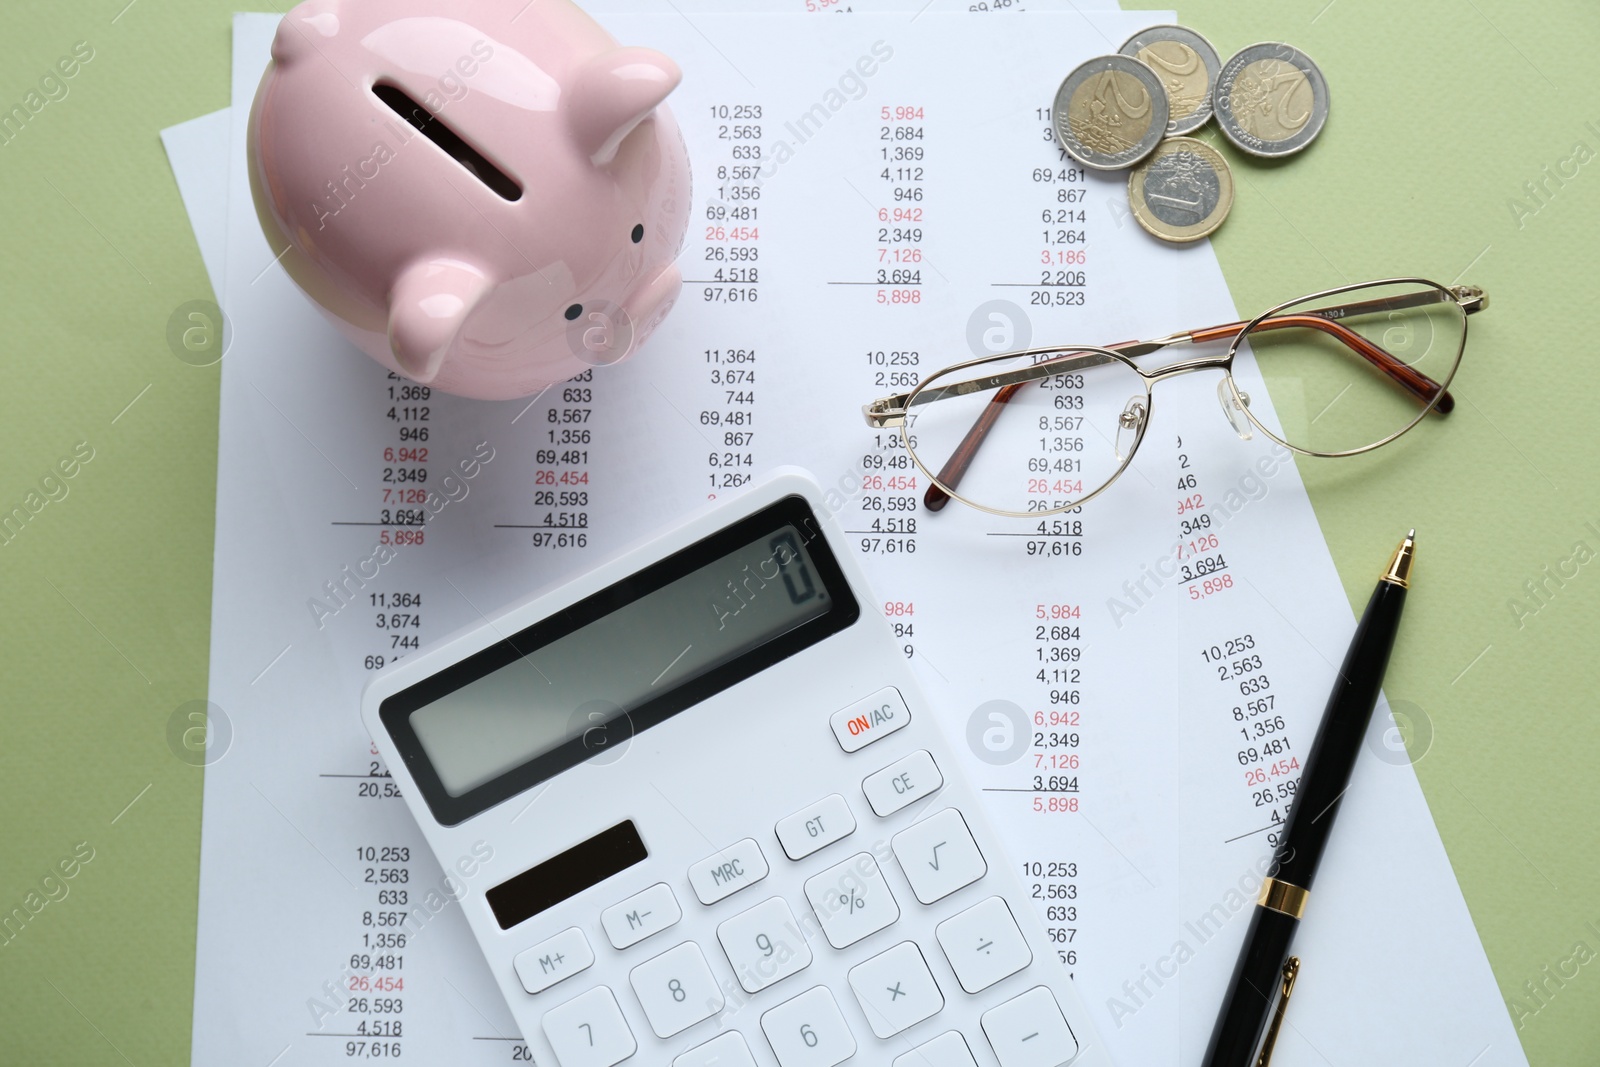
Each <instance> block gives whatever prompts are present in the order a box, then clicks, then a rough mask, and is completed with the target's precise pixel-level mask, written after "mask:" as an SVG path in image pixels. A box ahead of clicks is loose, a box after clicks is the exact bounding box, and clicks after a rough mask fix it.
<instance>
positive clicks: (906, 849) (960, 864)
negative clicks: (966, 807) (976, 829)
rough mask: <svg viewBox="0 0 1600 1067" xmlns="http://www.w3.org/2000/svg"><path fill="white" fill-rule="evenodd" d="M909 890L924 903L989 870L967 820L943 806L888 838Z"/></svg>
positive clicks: (953, 890) (966, 883)
mask: <svg viewBox="0 0 1600 1067" xmlns="http://www.w3.org/2000/svg"><path fill="white" fill-rule="evenodd" d="M890 844H891V847H893V849H894V858H895V859H896V860H898V861H899V862H900V869H901V870H902V871H904V872H905V875H906V881H908V882H910V883H911V891H912V892H913V893H915V894H916V895H917V899H918V900H920V901H922V903H924V904H932V903H934V902H935V901H938V900H943V899H944V898H945V897H947V896H949V895H950V894H951V893H954V892H955V891H956V890H957V889H960V888H962V887H963V886H968V885H971V884H972V883H973V882H976V881H977V880H978V879H979V878H982V877H983V876H984V874H986V873H987V872H988V870H989V865H988V864H987V863H985V862H984V860H983V853H981V852H979V851H978V843H977V842H976V841H974V840H973V839H972V831H970V830H968V829H967V820H966V819H963V818H962V817H961V813H960V812H959V811H957V810H956V809H955V808H945V809H944V810H943V811H941V812H939V813H938V814H936V815H930V816H929V817H928V818H926V819H923V820H922V821H921V822H919V823H916V824H915V825H912V826H909V827H907V828H906V829H904V830H901V831H900V832H899V833H897V834H895V835H894V837H893V838H892V839H891V841H890Z"/></svg>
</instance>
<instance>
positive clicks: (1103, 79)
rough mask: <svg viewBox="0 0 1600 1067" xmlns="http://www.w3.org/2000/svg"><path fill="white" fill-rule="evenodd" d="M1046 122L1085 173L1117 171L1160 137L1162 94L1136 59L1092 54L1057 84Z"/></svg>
mask: <svg viewBox="0 0 1600 1067" xmlns="http://www.w3.org/2000/svg"><path fill="white" fill-rule="evenodd" d="M1051 118H1052V120H1053V121H1054V123H1055V131H1056V139H1057V140H1058V141H1060V142H1061V147H1062V148H1064V149H1066V151H1067V154H1068V155H1069V156H1071V157H1072V158H1073V159H1075V160H1077V161H1078V162H1079V163H1082V164H1083V165H1084V166H1086V167H1088V168H1090V169H1091V170H1122V169H1123V168H1124V167H1131V166H1133V165H1134V164H1135V163H1137V162H1139V161H1140V160H1141V159H1143V158H1144V157H1145V156H1148V155H1149V154H1150V153H1151V152H1152V151H1154V150H1155V147H1156V145H1157V144H1159V143H1160V141H1161V138H1162V137H1163V136H1165V135H1166V132H1167V92H1166V89H1165V88H1164V87H1163V86H1162V84H1161V79H1160V78H1158V77H1156V73H1155V71H1153V70H1151V69H1150V68H1149V67H1147V66H1145V65H1144V64H1143V63H1141V62H1139V61H1138V60H1137V59H1133V58H1131V57H1129V56H1123V55H1111V56H1097V57H1095V58H1094V59H1091V60H1089V61H1088V62H1086V63H1084V64H1082V65H1081V66H1079V67H1078V68H1077V69H1076V70H1074V71H1073V72H1072V73H1071V74H1068V75H1067V76H1066V79H1065V80H1064V81H1062V83H1061V88H1059V89H1057V90H1056V99H1055V107H1054V109H1053V110H1052V111H1051Z"/></svg>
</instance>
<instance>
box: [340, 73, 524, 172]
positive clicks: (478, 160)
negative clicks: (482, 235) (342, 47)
mask: <svg viewBox="0 0 1600 1067" xmlns="http://www.w3.org/2000/svg"><path fill="white" fill-rule="evenodd" d="M372 94H373V95H374V96H376V97H377V98H378V99H379V100H382V101H383V102H384V103H385V104H388V105H389V108H390V109H391V110H392V111H393V112H394V113H395V114H396V115H399V116H400V117H401V118H403V119H405V120H406V121H407V122H409V123H410V124H411V125H412V126H414V127H416V129H417V132H419V133H421V134H422V136H424V137H426V138H427V139H428V140H430V141H432V142H433V143H434V144H436V145H438V146H439V147H440V148H442V149H444V151H445V154H446V155H448V156H450V158H452V159H454V160H455V161H456V162H457V163H460V164H461V165H462V166H463V167H465V168H467V170H468V171H469V172H470V173H471V174H472V176H473V177H475V178H477V179H478V180H479V181H481V182H482V183H483V184H485V185H487V186H488V187H489V188H490V189H491V190H493V191H494V193H495V194H496V195H497V196H499V197H500V198H501V199H503V200H519V199H521V197H522V186H520V185H518V184H517V183H516V181H515V180H513V179H512V178H511V176H510V175H508V174H506V172H505V171H503V170H501V169H500V168H499V167H497V166H495V165H494V164H493V163H491V162H489V161H488V160H487V159H485V158H484V156H483V154H482V153H481V152H479V151H478V150H477V149H475V148H473V147H472V146H471V145H469V144H468V143H467V142H466V141H464V140H462V139H461V135H460V134H458V133H456V131H454V130H452V129H451V128H450V127H449V126H446V125H445V124H444V123H443V122H442V121H440V119H439V116H437V115H435V114H434V113H433V112H431V111H429V110H428V109H427V108H425V107H423V106H422V105H421V104H419V103H417V102H416V101H415V100H413V99H411V97H410V96H408V95H407V94H406V92H405V90H403V89H401V88H400V87H398V86H395V85H389V84H387V83H385V82H378V83H377V84H375V85H374V86H373V87H372Z"/></svg>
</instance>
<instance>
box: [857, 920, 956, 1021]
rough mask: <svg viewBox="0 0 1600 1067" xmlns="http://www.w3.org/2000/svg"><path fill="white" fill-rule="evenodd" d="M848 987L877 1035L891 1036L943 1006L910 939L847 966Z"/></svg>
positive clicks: (942, 1000)
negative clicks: (848, 971) (848, 973)
mask: <svg viewBox="0 0 1600 1067" xmlns="http://www.w3.org/2000/svg"><path fill="white" fill-rule="evenodd" d="M850 988H851V989H853V990H855V994H856V999H857V1000H858V1001H860V1002H861V1011H862V1012H863V1013H864V1014H865V1015H866V1017H867V1024H868V1025H869V1026H871V1027H872V1032H873V1033H874V1034H876V1035H877V1036H878V1037H893V1036H894V1035H895V1034H898V1033H899V1032H900V1031H902V1030H905V1029H907V1028H909V1027H912V1026H915V1025H916V1024H917V1023H920V1022H921V1021H922V1020H924V1019H927V1018H930V1017H932V1016H934V1015H937V1014H938V1013H939V1012H940V1011H941V1010H942V1009H943V1008H944V996H943V995H942V994H941V993H940V992H939V985H938V983H937V982H935V981H934V980H933V975H932V973H930V972H929V970H928V964H927V962H926V961H924V960H923V958H922V952H921V951H920V950H918V948H917V946H916V945H915V944H913V943H912V942H910V941H902V942H900V943H899V944H898V945H896V946H894V948H891V949H890V950H889V951H887V952H880V953H879V954H878V955H876V956H874V957H872V958H871V959H870V960H867V961H866V962H865V963H858V964H856V965H855V966H854V967H852V968H850Z"/></svg>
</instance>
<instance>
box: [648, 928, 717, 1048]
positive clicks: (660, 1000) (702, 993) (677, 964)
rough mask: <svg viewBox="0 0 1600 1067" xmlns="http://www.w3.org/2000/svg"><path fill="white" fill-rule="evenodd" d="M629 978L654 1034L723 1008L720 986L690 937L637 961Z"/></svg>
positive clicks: (661, 1034) (669, 1033)
mask: <svg viewBox="0 0 1600 1067" xmlns="http://www.w3.org/2000/svg"><path fill="white" fill-rule="evenodd" d="M628 981H629V982H630V983H632V985H633V991H634V993H635V994H637V995H638V997H639V1004H640V1006H641V1007H643V1008H644V1014H645V1018H647V1019H649V1020H650V1029H652V1030H654V1031H655V1032H656V1036H657V1037H671V1036H672V1035H673V1034H676V1033H679V1032H680V1031H683V1030H687V1029H689V1027H691V1026H693V1025H694V1024H695V1023H697V1022H699V1021H700V1020H701V1019H709V1018H711V1016H713V1015H715V1014H716V1013H717V1012H719V1011H721V1010H722V990H720V989H718V988H717V980H716V979H715V978H713V977H712V976H711V968H710V967H707V966H706V958H705V956H703V955H701V953H700V946H699V945H696V944H695V943H694V942H693V941H685V942H684V943H683V944H681V945H679V946H678V947H677V948H669V949H667V951H665V952H663V953H662V954H661V955H659V956H656V957H655V958H654V959H649V960H646V961H645V962H643V963H641V964H639V966H637V967H635V968H634V969H633V970H632V971H630V972H628Z"/></svg>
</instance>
